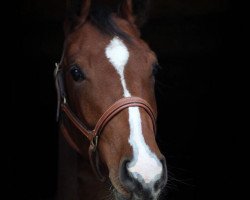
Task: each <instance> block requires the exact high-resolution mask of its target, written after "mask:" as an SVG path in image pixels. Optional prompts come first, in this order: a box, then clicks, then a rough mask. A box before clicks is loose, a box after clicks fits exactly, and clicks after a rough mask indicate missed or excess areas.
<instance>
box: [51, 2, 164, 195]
mask: <svg viewBox="0 0 250 200" xmlns="http://www.w3.org/2000/svg"><path fill="white" fill-rule="evenodd" d="M147 3H148V1H139V0H137V1H132V0H122V1H121V2H119V6H113V7H112V9H111V8H110V9H108V8H106V7H105V6H104V5H102V6H99V5H100V4H98V1H93V2H92V1H91V0H78V1H77V2H76V3H73V4H72V6H71V8H72V9H71V10H72V11H73V12H71V13H70V17H69V18H67V20H66V21H65V26H64V30H65V41H64V50H63V55H62V58H61V61H60V63H59V64H56V70H55V74H54V75H55V80H56V88H57V94H58V113H57V114H58V121H59V129H60V132H61V133H62V135H63V136H64V137H63V138H60V142H59V174H58V192H57V198H58V199H59V200H90V199H91V200H100V199H116V200H126V199H131V200H137V199H138V200H139V199H141V200H150V199H152V200H155V199H158V198H159V196H160V193H161V192H162V190H163V188H164V186H165V185H166V182H167V168H166V161H165V158H164V156H163V155H162V154H161V152H160V150H159V148H158V146H157V143H156V140H155V134H156V124H155V122H156V115H157V107H156V99H155V94H154V82H155V80H154V71H155V69H156V68H157V59H156V56H155V53H154V52H153V51H152V50H150V48H149V46H148V45H147V44H146V43H145V42H144V41H143V40H142V39H141V38H140V31H139V26H140V23H141V19H142V17H140V16H141V15H140V14H141V13H142V12H143V9H144V8H145V7H146V6H145V4H147ZM135 8H136V9H135ZM65 141H67V142H65ZM72 149H74V150H72Z"/></svg>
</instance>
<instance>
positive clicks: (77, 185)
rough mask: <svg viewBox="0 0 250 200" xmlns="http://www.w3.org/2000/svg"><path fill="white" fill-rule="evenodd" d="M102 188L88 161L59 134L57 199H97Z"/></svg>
mask: <svg viewBox="0 0 250 200" xmlns="http://www.w3.org/2000/svg"><path fill="white" fill-rule="evenodd" d="M103 188H104V187H103V185H102V183H100V181H98V180H97V179H96V177H95V176H94V174H93V172H92V169H91V166H90V164H89V161H88V160H84V159H83V158H82V157H81V156H79V155H77V153H76V152H75V151H74V150H73V149H72V148H71V147H69V145H68V144H67V143H66V141H65V139H64V138H63V136H62V135H61V134H60V135H59V162H58V188H57V200H83V199H85V200H92V199H93V200H94V199H95V200H98V199H101V198H99V197H98V196H102V195H101V193H102V189H103ZM97 191H98V192H97ZM97 195H98V196H97Z"/></svg>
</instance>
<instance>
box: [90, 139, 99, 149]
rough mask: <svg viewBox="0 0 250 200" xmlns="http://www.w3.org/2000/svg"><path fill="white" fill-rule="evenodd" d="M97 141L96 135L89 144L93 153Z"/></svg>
mask: <svg viewBox="0 0 250 200" xmlns="http://www.w3.org/2000/svg"><path fill="white" fill-rule="evenodd" d="M98 139H99V137H98V135H96V136H95V137H94V138H93V139H92V140H91V142H90V145H91V146H92V148H93V151H96V149H97V145H98Z"/></svg>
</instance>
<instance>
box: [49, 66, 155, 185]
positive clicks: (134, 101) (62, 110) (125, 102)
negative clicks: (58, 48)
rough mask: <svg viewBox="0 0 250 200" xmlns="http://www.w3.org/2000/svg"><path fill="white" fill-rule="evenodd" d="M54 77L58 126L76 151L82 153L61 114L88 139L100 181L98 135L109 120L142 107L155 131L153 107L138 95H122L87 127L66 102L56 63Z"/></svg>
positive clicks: (59, 69)
mask: <svg viewBox="0 0 250 200" xmlns="http://www.w3.org/2000/svg"><path fill="white" fill-rule="evenodd" d="M54 77H55V84H56V90H57V121H59V119H60V122H61V123H60V128H61V130H62V133H63V135H64V137H65V139H66V140H67V142H68V143H69V145H70V146H71V147H72V148H73V149H75V150H76V151H77V152H78V153H80V154H82V152H81V151H80V149H79V148H78V146H77V144H76V143H75V142H74V140H73V139H72V137H71V136H70V130H69V129H68V128H67V126H66V125H65V124H64V120H61V119H62V117H61V116H65V117H66V118H65V119H67V120H68V121H69V122H71V124H72V125H73V126H74V127H75V128H77V129H78V130H79V132H80V133H82V134H83V135H84V136H85V137H86V138H87V139H88V140H89V141H90V146H89V151H88V153H89V160H90V163H91V166H92V168H93V171H94V173H95V174H96V175H97V177H98V178H99V179H100V180H101V181H105V177H104V176H103V175H102V173H101V170H100V161H99V156H98V151H97V146H98V140H99V137H100V135H101V133H102V131H103V129H104V128H105V126H106V125H107V124H108V123H109V121H110V120H111V119H112V118H113V117H114V116H116V115H117V114H118V113H120V112H121V111H122V110H124V109H126V108H129V107H140V108H143V109H144V110H145V111H146V113H147V114H148V115H149V117H150V119H151V121H152V124H153V130H154V133H156V124H155V122H156V118H155V114H154V112H153V109H152V108H151V106H150V105H149V103H147V102H146V101H145V100H144V99H142V98H140V97H124V98H121V99H119V100H118V101H116V102H114V103H113V104H112V105H111V106H110V107H109V108H108V109H107V110H106V111H105V112H104V113H103V115H102V116H101V117H100V118H99V120H98V121H97V123H96V125H95V128H94V129H93V130H89V129H87V128H86V127H87V126H86V125H84V124H83V123H82V121H81V120H80V119H79V118H78V117H77V116H76V115H75V114H74V112H73V111H72V110H71V108H70V106H69V104H68V103H67V97H66V91H65V89H64V78H63V71H62V68H60V66H59V65H58V64H56V68H55V71H54Z"/></svg>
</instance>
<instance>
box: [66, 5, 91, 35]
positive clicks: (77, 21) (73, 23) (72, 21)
mask: <svg viewBox="0 0 250 200" xmlns="http://www.w3.org/2000/svg"><path fill="white" fill-rule="evenodd" d="M90 5H91V0H67V5H66V7H67V8H66V10H67V17H66V20H65V24H64V30H65V32H68V31H70V30H72V29H74V28H76V27H78V26H80V25H82V24H83V23H84V22H85V21H86V18H87V17H88V15H89V10H90Z"/></svg>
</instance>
